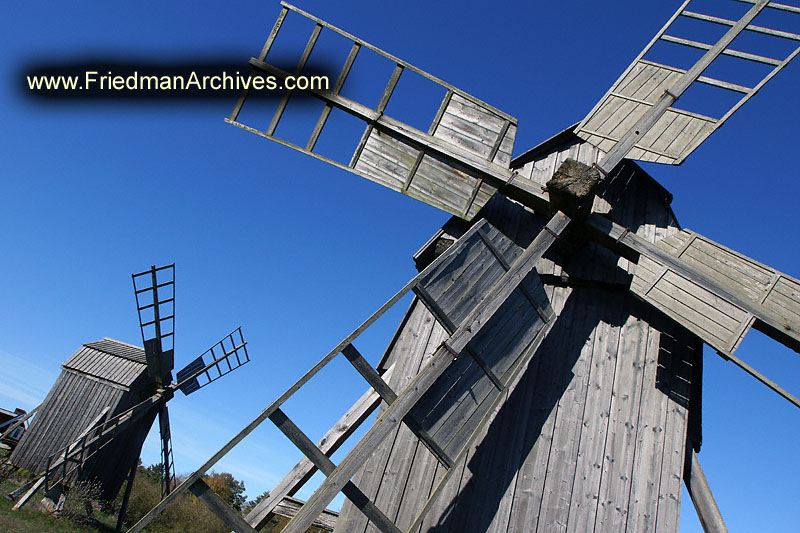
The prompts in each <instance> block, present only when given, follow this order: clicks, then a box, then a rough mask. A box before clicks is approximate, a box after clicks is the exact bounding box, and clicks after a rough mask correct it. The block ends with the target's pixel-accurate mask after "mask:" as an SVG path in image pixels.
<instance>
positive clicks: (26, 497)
mask: <svg viewBox="0 0 800 533" xmlns="http://www.w3.org/2000/svg"><path fill="white" fill-rule="evenodd" d="M44 480H45V477H44V476H42V477H40V478H39V479H38V480H36V483H34V484H33V485H31V488H29V489H28V492H26V493H25V495H24V496H22V498H20V499H19V501H17V503H16V504H15V505H14V507H12V508H11V510H12V511H16V510H18V509H21V508H22V506H24V505H25V504H26V503H28V500H30V499H31V497H33V495H34V493H36V491H37V490H39V487H41V486H42V484H43V483H44Z"/></svg>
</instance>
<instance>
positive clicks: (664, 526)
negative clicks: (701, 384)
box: [656, 331, 692, 531]
mask: <svg viewBox="0 0 800 533" xmlns="http://www.w3.org/2000/svg"><path fill="white" fill-rule="evenodd" d="M661 343H662V347H663V348H664V349H665V350H669V351H670V352H671V353H672V354H674V356H673V357H672V358H671V364H672V368H671V371H670V372H669V376H668V378H667V379H668V383H667V384H666V386H667V388H668V390H670V391H671V394H670V396H669V398H668V402H669V403H668V407H667V424H666V438H665V440H664V458H663V462H662V469H661V476H660V487H659V504H658V514H657V516H656V531H677V530H678V523H679V517H680V503H681V479H682V477H683V476H682V472H683V459H684V452H685V451H686V441H685V435H686V426H687V423H688V410H687V405H688V400H689V390H690V383H691V378H692V376H691V366H690V362H689V360H688V358H689V357H691V355H690V354H691V349H690V347H688V346H681V345H680V344H679V343H678V340H677V339H676V338H675V337H674V332H672V331H669V332H666V331H665V332H662V334H661Z"/></svg>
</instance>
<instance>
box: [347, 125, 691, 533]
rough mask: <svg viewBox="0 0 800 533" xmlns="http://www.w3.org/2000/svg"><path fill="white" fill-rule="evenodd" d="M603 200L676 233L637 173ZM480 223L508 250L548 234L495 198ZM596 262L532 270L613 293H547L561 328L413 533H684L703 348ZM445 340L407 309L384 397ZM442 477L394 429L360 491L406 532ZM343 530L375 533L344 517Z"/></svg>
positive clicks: (435, 325)
mask: <svg viewBox="0 0 800 533" xmlns="http://www.w3.org/2000/svg"><path fill="white" fill-rule="evenodd" d="M576 155H577V156H578V157H576V159H579V160H582V161H584V162H592V161H591V160H592V159H593V158H596V157H597V150H596V149H594V148H593V147H591V146H590V145H587V144H584V143H581V142H580V141H578V140H577V139H575V138H573V139H572V140H570V141H569V142H565V143H564V145H562V146H560V147H558V148H557V149H555V150H554V151H553V152H552V153H550V154H544V155H542V156H541V157H537V158H535V160H532V161H529V162H528V163H527V164H526V165H525V166H524V167H523V168H520V169H519V171H520V173H521V174H522V175H523V176H525V177H530V176H531V175H533V174H534V171H541V169H542V168H543V167H545V166H549V167H551V168H555V165H556V164H557V163H558V162H559V159H560V160H563V158H566V157H567V156H572V157H575V156H576ZM537 166H538V168H537ZM526 174H527V175H526ZM538 175H541V176H543V175H544V173H543V172H542V173H540V174H538ZM548 179H549V176H548ZM601 197H602V199H603V201H602V202H596V203H595V207H596V208H597V207H598V206H600V207H601V208H602V207H605V209H606V211H607V212H608V213H609V215H610V216H611V217H612V218H614V219H615V220H619V222H620V223H622V224H625V225H626V226H628V227H630V228H631V229H632V231H636V233H637V234H639V235H640V236H642V237H644V238H646V239H647V240H649V241H651V242H655V241H656V240H658V239H661V238H663V237H665V236H666V235H667V234H674V233H676V232H677V231H678V228H677V224H676V222H675V219H674V216H673V215H672V212H671V210H670V209H669V206H668V195H666V194H665V191H664V190H663V189H662V188H660V186H658V185H657V184H656V183H655V182H654V181H652V179H651V178H649V177H648V176H647V175H646V174H644V172H643V171H642V170H641V169H640V168H639V167H638V166H636V165H634V164H632V163H628V164H626V165H623V166H622V167H621V169H620V170H619V171H618V172H617V173H616V177H615V179H613V180H611V181H610V182H609V185H608V186H607V187H606V188H604V190H603V191H601ZM617 206H619V207H617ZM481 215H482V216H484V217H486V218H487V220H489V221H490V222H491V224H493V225H494V226H496V227H497V228H498V229H499V230H500V231H501V232H502V233H503V234H504V235H505V236H506V237H507V238H508V239H509V240H510V242H512V243H513V245H514V246H525V245H527V243H529V242H530V240H531V239H532V238H533V236H534V235H535V234H536V232H537V231H538V230H539V229H540V228H541V226H542V224H543V223H544V220H542V219H540V218H538V217H536V216H534V215H532V214H531V213H530V212H529V211H527V210H526V209H524V208H522V207H521V206H519V205H518V204H514V203H512V202H510V201H508V200H506V199H504V198H502V197H499V196H498V197H495V198H493V199H492V201H491V202H489V203H488V204H487V205H486V207H485V208H484V210H483V211H482V213H481ZM451 231H452V228H451ZM454 236H456V237H457V236H458V235H454ZM512 247H513V246H512ZM602 250H603V249H601V248H599V247H597V246H595V245H594V244H591V243H590V244H588V245H587V246H586V247H584V249H582V250H581V251H580V252H578V254H576V255H574V256H572V257H570V258H569V259H564V258H562V257H561V256H560V255H559V254H558V253H556V252H552V251H551V253H548V254H547V255H546V256H545V258H544V259H542V260H541V261H540V262H539V264H538V265H537V270H538V271H539V273H540V274H541V275H547V274H551V275H555V276H559V277H560V276H562V275H567V276H569V277H572V278H581V279H582V280H583V281H595V282H604V283H605V284H606V285H605V286H604V287H605V288H596V287H584V286H578V287H572V286H570V285H569V284H567V286H561V285H559V286H549V287H547V288H546V292H547V295H548V296H549V297H550V300H551V302H552V305H553V308H554V310H555V312H556V314H557V316H558V318H557V320H556V322H555V325H554V326H553V330H552V331H551V333H550V335H549V336H548V337H547V338H546V339H545V341H544V343H543V344H542V345H541V347H540V348H539V349H538V350H537V351H536V353H535V354H534V356H533V359H532V361H531V363H530V364H529V366H528V369H527V371H526V372H525V374H524V375H523V377H522V380H521V381H520V383H519V384H518V385H517V386H516V387H515V388H514V389H513V391H510V392H508V393H507V397H506V398H505V399H504V401H503V402H502V403H501V405H500V406H498V407H497V408H496V415H495V416H494V419H493V421H492V422H491V423H490V424H489V425H488V426H487V427H486V428H485V429H484V431H483V433H482V434H481V435H480V436H479V437H478V439H477V441H476V444H475V445H473V446H472V447H471V448H470V449H469V451H468V452H467V453H466V455H465V457H464V459H462V460H461V461H459V462H458V463H457V464H456V465H455V466H454V467H453V468H454V470H453V471H452V475H451V476H450V478H449V480H448V481H447V483H446V484H445V486H444V489H443V491H442V492H441V493H440V494H439V496H438V497H437V498H436V499H435V500H434V501H433V502H431V507H430V511H429V513H428V515H427V517H426V518H425V520H424V521H423V522H422V524H421V525H420V527H419V528H418V529H417V530H418V531H437V532H438V531H453V532H462V531H475V532H485V531H492V532H495V531H503V532H511V531H514V532H522V531H525V532H529V531H548V532H549V531H587V530H588V531H623V530H627V531H654V530H658V531H677V528H678V517H679V510H680V496H681V486H680V483H681V474H682V471H683V453H684V450H685V443H686V438H687V431H688V425H689V416H688V406H689V401H690V388H691V383H692V381H693V380H694V379H696V378H697V379H699V375H696V374H695V373H694V368H695V367H696V363H697V362H698V358H699V357H700V343H699V341H698V339H697V338H696V337H694V336H693V335H691V334H689V333H688V332H686V331H685V330H683V329H682V328H680V327H679V326H677V325H675V324H674V322H672V321H670V320H669V319H668V318H666V317H665V316H664V315H662V314H661V313H659V312H657V311H655V310H653V309H652V308H650V307H649V306H647V305H646V304H644V303H642V302H640V301H638V300H637V299H636V298H635V297H634V296H633V295H631V294H629V293H627V291H626V285H627V282H629V280H630V279H631V273H630V272H629V271H632V270H633V267H632V266H631V265H629V264H628V263H627V261H625V260H619V258H618V257H616V256H614V255H613V254H610V253H606V252H604V251H602ZM461 266H462V267H463V268H469V267H470V265H464V264H462V265H461ZM473 268H474V267H473ZM615 284H619V285H618V287H617V288H615ZM520 319H521V321H524V317H520ZM446 337H447V332H446V330H445V329H444V327H442V326H441V325H440V324H439V322H437V320H436V317H434V315H433V314H431V312H430V311H428V310H427V309H426V308H425V306H424V305H423V304H422V303H421V302H420V301H415V302H414V303H413V304H412V308H411V310H410V313H409V315H408V317H407V318H406V320H405V322H404V323H403V325H402V327H401V329H400V331H399V333H398V335H397V337H396V338H395V340H394V341H393V343H392V345H391V346H390V350H389V352H388V353H387V356H386V360H385V362H384V364H386V365H388V364H392V363H394V364H395V365H396V367H395V371H396V373H395V374H393V376H392V379H391V380H390V385H391V386H392V388H393V389H395V390H399V389H400V388H402V387H403V386H404V385H405V384H407V383H408V382H409V381H410V380H411V379H412V378H413V376H414V374H415V373H416V372H417V370H418V369H419V367H420V365H421V364H424V362H425V361H426V360H427V359H428V358H429V357H430V356H431V354H432V353H433V352H434V351H435V349H436V348H437V347H438V346H439V345H440V344H441V341H442V340H443V339H444V338H446ZM483 350H484V347H481V348H479V349H476V353H478V354H481V353H483ZM445 471H446V468H445V466H444V465H442V464H440V463H439V461H438V460H437V459H436V457H435V456H434V455H433V454H432V453H431V452H430V451H429V450H428V449H427V448H426V447H425V446H424V444H422V443H421V442H420V441H419V440H418V439H417V438H416V437H415V436H414V434H413V433H412V432H411V431H410V430H409V429H408V428H406V427H405V426H401V427H399V428H398V429H397V430H395V432H394V433H393V434H392V435H391V436H390V437H389V438H387V439H386V440H385V441H384V442H383V443H382V445H381V446H380V447H379V448H378V449H377V450H376V452H375V453H374V454H373V455H372V457H371V458H370V460H369V461H367V462H366V464H365V465H364V466H363V468H362V470H361V471H360V472H359V473H358V474H357V475H356V476H355V477H354V478H353V481H354V482H355V483H356V485H358V486H359V488H361V490H362V491H363V492H364V493H365V494H366V495H367V496H368V497H370V498H373V499H374V501H375V502H376V504H377V506H378V507H379V508H380V509H381V510H382V511H383V512H384V513H386V515H387V516H388V517H389V518H390V519H393V520H395V523H396V524H397V526H398V527H399V528H400V529H401V530H405V529H406V528H408V527H409V526H410V525H411V523H412V520H413V519H414V516H415V515H416V514H417V513H418V512H419V511H420V509H421V508H422V507H423V505H425V503H426V501H427V500H428V498H429V497H430V496H431V490H432V487H433V486H435V484H436V483H438V481H439V480H440V479H442V477H443V476H444V474H445ZM336 531H339V532H348V533H349V532H358V533H361V532H366V531H376V529H375V528H374V527H373V526H372V525H371V524H369V523H368V522H367V521H366V519H365V518H364V517H363V515H361V514H360V512H359V511H358V510H356V509H355V507H353V506H352V505H351V504H350V503H349V502H345V504H344V506H343V508H342V513H341V515H340V518H339V521H338V522H337V526H336Z"/></svg>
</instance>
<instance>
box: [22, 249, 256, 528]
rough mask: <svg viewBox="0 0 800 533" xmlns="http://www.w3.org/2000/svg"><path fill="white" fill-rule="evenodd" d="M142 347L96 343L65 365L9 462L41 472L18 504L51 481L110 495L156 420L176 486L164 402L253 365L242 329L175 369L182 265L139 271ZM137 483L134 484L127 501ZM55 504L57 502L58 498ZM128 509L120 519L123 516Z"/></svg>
mask: <svg viewBox="0 0 800 533" xmlns="http://www.w3.org/2000/svg"><path fill="white" fill-rule="evenodd" d="M133 287H134V294H135V295H136V307H137V310H138V314H139V325H140V328H141V331H142V340H143V342H144V349H142V348H139V347H137V346H132V345H130V344H127V343H124V342H120V341H116V340H113V339H108V338H106V339H102V340H99V341H95V342H89V343H86V344H84V345H83V346H82V347H81V348H79V349H78V350H77V351H76V352H75V353H74V354H73V355H72V356H71V357H70V358H69V359H67V360H66V361H65V362H64V363H63V364H62V365H61V368H62V372H61V375H60V376H59V377H58V379H57V380H56V383H55V384H54V385H53V388H52V389H51V390H50V392H49V393H48V395H47V397H46V398H45V400H44V402H43V403H42V405H41V406H40V407H39V408H38V412H37V414H36V416H35V418H33V422H32V424H31V426H30V429H29V430H28V431H27V432H26V433H25V435H24V438H23V439H22V441H21V442H20V444H19V446H17V448H16V449H15V450H14V453H13V454H12V455H11V457H10V462H11V464H12V465H14V466H16V467H19V468H25V469H26V470H29V471H31V472H35V473H38V474H40V475H41V477H40V478H39V479H38V481H37V482H36V483H34V484H33V485H31V486H30V487H28V489H29V490H27V492H26V493H25V495H24V496H22V498H21V499H20V500H19V501H18V503H17V506H16V507H17V508H18V507H21V506H22V505H24V504H25V503H26V502H27V500H28V499H29V498H30V497H31V496H32V495H33V494H34V493H35V492H36V490H37V489H38V488H39V487H40V486H42V485H44V486H45V489H46V491H50V490H51V489H52V488H53V487H57V492H58V493H59V494H60V487H62V486H68V485H71V484H73V483H75V482H89V483H93V484H95V483H96V484H98V485H99V487H98V488H99V494H98V497H99V498H100V499H104V500H111V499H113V498H114V497H115V496H116V494H117V492H118V491H119V489H120V488H121V486H122V484H123V482H124V481H125V479H126V478H127V479H129V480H130V481H132V479H133V475H134V474H135V471H136V466H137V465H138V461H139V455H140V453H141V449H142V445H143V444H144V440H145V438H146V437H147V434H148V433H149V432H150V428H151V426H152V424H153V421H154V420H155V418H156V415H157V416H158V419H159V430H160V436H161V467H162V493H163V494H167V493H168V492H169V491H170V490H171V488H172V487H173V486H174V483H175V466H174V463H173V460H172V457H173V454H172V440H171V436H170V426H169V413H168V410H167V402H168V401H169V400H171V399H172V398H173V396H174V394H175V392H176V391H177V390H180V391H181V392H183V393H184V394H185V395H189V394H191V393H193V392H195V391H196V390H198V389H200V388H201V387H204V386H206V385H208V384H209V383H211V382H212V381H215V380H217V379H219V378H220V377H222V376H223V375H225V374H227V373H229V372H231V371H232V370H235V369H236V368H238V367H240V366H242V365H243V364H245V363H247V362H248V361H249V360H250V359H249V356H248V354H247V347H246V343H245V341H244V338H243V337H242V332H241V328H237V329H236V330H234V331H233V332H231V333H230V334H228V335H226V336H225V337H224V338H223V339H222V340H221V341H219V342H218V343H216V344H215V345H214V346H212V347H211V348H209V349H208V350H207V351H206V352H204V353H203V354H201V355H200V356H199V357H197V358H196V359H194V360H193V361H192V362H191V363H189V364H188V365H186V366H185V367H184V368H183V369H181V370H180V371H178V373H177V379H176V380H175V381H173V379H172V369H173V366H174V356H173V354H174V352H173V336H174V324H175V265H167V266H163V267H159V268H156V267H155V266H153V267H151V268H150V269H149V270H147V271H144V272H140V273H138V274H133ZM130 487H131V483H130V482H129V483H128V484H127V489H126V495H125V501H127V497H128V495H129V489H130ZM55 499H57V498H55ZM124 507H125V506H124V504H123V510H122V512H121V516H122V515H124Z"/></svg>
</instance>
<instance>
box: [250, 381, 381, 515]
mask: <svg viewBox="0 0 800 533" xmlns="http://www.w3.org/2000/svg"><path fill="white" fill-rule="evenodd" d="M393 371H394V365H392V366H391V367H390V368H389V369H388V370H387V371H386V372H385V373H384V374H383V379H385V380H390V379H391V376H392V374H393ZM379 404H380V396H379V395H378V393H377V392H375V390H374V389H372V388H370V389H368V390H367V391H366V392H365V393H364V394H363V395H361V397H360V398H359V399H358V400H356V402H355V403H354V404H353V406H352V407H351V408H350V409H348V410H347V412H346V413H345V414H344V415H342V417H341V418H340V419H339V420H338V421H337V422H336V423H335V424H334V425H333V427H331V429H329V430H328V431H327V432H326V433H325V435H324V436H323V437H322V438H321V439H320V440H319V442H317V446H318V447H319V448H320V450H322V452H323V453H324V454H326V455H328V456H330V455H332V454H333V453H334V452H335V451H336V450H337V449H339V447H340V446H341V445H342V443H344V441H345V440H346V439H347V438H348V437H349V436H350V435H352V434H353V432H354V431H355V430H356V429H358V427H359V426H360V425H361V424H362V423H363V422H364V420H366V419H367V417H369V415H370V414H372V412H373V411H374V410H375V409H376V408H377V407H378V405H379ZM316 470H317V469H316V467H315V466H314V465H313V463H312V462H311V461H310V460H309V459H307V458H303V459H302V460H301V461H300V462H299V463H297V464H296V465H295V466H294V467H293V468H292V469H291V470H290V471H289V473H288V474H286V475H285V476H284V477H283V479H281V480H280V481H279V482H278V484H277V485H275V487H274V488H273V489H272V490H271V491H270V493H269V496H267V497H266V498H264V499H263V500H261V501H260V502H259V503H258V504H257V505H256V506H255V507H254V508H253V509H252V510H251V511H250V512H249V513H248V514H247V516H246V517H245V521H246V522H247V523H248V524H250V525H251V526H253V527H254V528H255V529H261V528H262V527H263V526H264V524H265V523H266V522H267V521H268V520H269V516H270V514H271V513H273V512H276V511H275V509H276V507H277V506H278V505H280V504H281V502H282V501H283V499H284V498H285V497H287V496H292V495H294V494H295V493H296V492H297V490H298V489H299V488H300V487H302V486H303V485H304V484H305V483H306V482H307V481H308V480H309V479H311V476H312V475H313V474H314V472H316ZM292 516H294V515H292Z"/></svg>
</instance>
